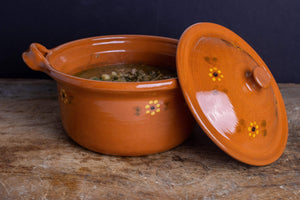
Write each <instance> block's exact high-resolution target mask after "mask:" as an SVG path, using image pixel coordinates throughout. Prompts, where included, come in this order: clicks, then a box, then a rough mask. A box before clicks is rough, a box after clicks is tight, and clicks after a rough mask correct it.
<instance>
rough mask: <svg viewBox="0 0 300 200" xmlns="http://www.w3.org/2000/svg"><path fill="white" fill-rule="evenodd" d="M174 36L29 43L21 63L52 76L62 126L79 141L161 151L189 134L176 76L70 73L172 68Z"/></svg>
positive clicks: (134, 151) (119, 149)
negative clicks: (98, 77)
mask: <svg viewBox="0 0 300 200" xmlns="http://www.w3.org/2000/svg"><path fill="white" fill-rule="evenodd" d="M176 47H177V40H175V39H170V38H163V37H155V36H142V35H114V36H101V37H93V38H86V39H82V40H77V41H73V42H69V43H66V44H63V45H60V46H58V47H56V48H54V49H51V50H48V49H46V48H45V47H44V46H42V45H40V44H37V43H33V44H31V45H30V48H29V50H28V51H27V52H24V53H23V59H24V61H25V63H26V64H27V65H28V66H29V67H30V68H31V69H33V70H38V71H43V72H45V73H47V74H48V75H49V76H51V77H52V78H53V79H55V80H56V81H57V86H58V91H59V103H60V110H61V119H62V123H63V127H64V129H65V131H66V132H67V133H68V135H69V136H70V137H71V138H72V139H73V140H74V141H76V142H77V143H78V144H80V145H82V146H83V147H86V148H88V149H90V150H93V151H97V152H101V153H105V154H113V155H123V156H133V155H147V154H153V153H158V152H162V151H166V150H168V149H171V148H173V147H175V146H177V145H179V144H180V143H182V142H183V141H184V140H185V139H187V138H188V136H189V135H190V132H191V129H192V127H193V123H194V119H193V117H192V115H191V114H190V111H189V109H188V107H187V106H186V103H185V100H184V98H183V96H182V94H181V90H180V87H179V84H178V80H177V78H173V79H167V80H162V81H151V82H135V83H120V82H105V81H94V80H87V79H82V78H78V77H74V76H72V75H73V74H75V73H76V72H79V71H82V70H85V69H88V68H91V67H93V65H95V64H97V66H105V65H111V64H133V63H135V64H138V63H141V64H149V65H155V66H163V67H169V68H174V69H175V68H176Z"/></svg>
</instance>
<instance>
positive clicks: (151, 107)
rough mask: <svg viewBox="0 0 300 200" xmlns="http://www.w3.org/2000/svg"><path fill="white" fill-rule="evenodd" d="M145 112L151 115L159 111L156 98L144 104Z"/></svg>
mask: <svg viewBox="0 0 300 200" xmlns="http://www.w3.org/2000/svg"><path fill="white" fill-rule="evenodd" d="M145 109H146V114H150V115H151V116H153V115H155V113H159V112H160V104H159V103H158V100H151V101H149V103H148V104H147V105H145Z"/></svg>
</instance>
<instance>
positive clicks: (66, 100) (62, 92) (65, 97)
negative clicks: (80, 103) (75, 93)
mask: <svg viewBox="0 0 300 200" xmlns="http://www.w3.org/2000/svg"><path fill="white" fill-rule="evenodd" d="M60 98H61V100H62V102H64V104H68V103H71V100H70V99H71V98H70V97H69V96H68V95H67V93H66V91H65V90H64V89H61V90H60Z"/></svg>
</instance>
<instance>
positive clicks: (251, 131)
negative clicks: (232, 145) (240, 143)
mask: <svg viewBox="0 0 300 200" xmlns="http://www.w3.org/2000/svg"><path fill="white" fill-rule="evenodd" d="M248 132H249V136H250V137H254V138H255V137H256V136H257V135H258V133H259V130H258V125H257V123H256V121H254V122H251V123H250V126H249V127H248Z"/></svg>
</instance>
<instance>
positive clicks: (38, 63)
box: [22, 43, 50, 73]
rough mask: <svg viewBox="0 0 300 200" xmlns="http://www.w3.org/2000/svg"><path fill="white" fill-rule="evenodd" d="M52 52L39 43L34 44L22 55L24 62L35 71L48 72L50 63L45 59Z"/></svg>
mask: <svg viewBox="0 0 300 200" xmlns="http://www.w3.org/2000/svg"><path fill="white" fill-rule="evenodd" d="M49 52H50V50H48V49H47V48H46V47H44V46H43V45H41V44H38V43H32V44H31V45H30V46H29V49H28V50H27V51H25V52H24V53H23V54H22V58H23V60H24V62H25V63H26V64H27V65H28V66H29V67H30V68H31V69H33V70H35V71H43V72H46V73H47V72H48V71H49V70H48V67H47V66H49V62H48V60H47V59H46V58H45V57H46V56H47V55H48V54H49Z"/></svg>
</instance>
